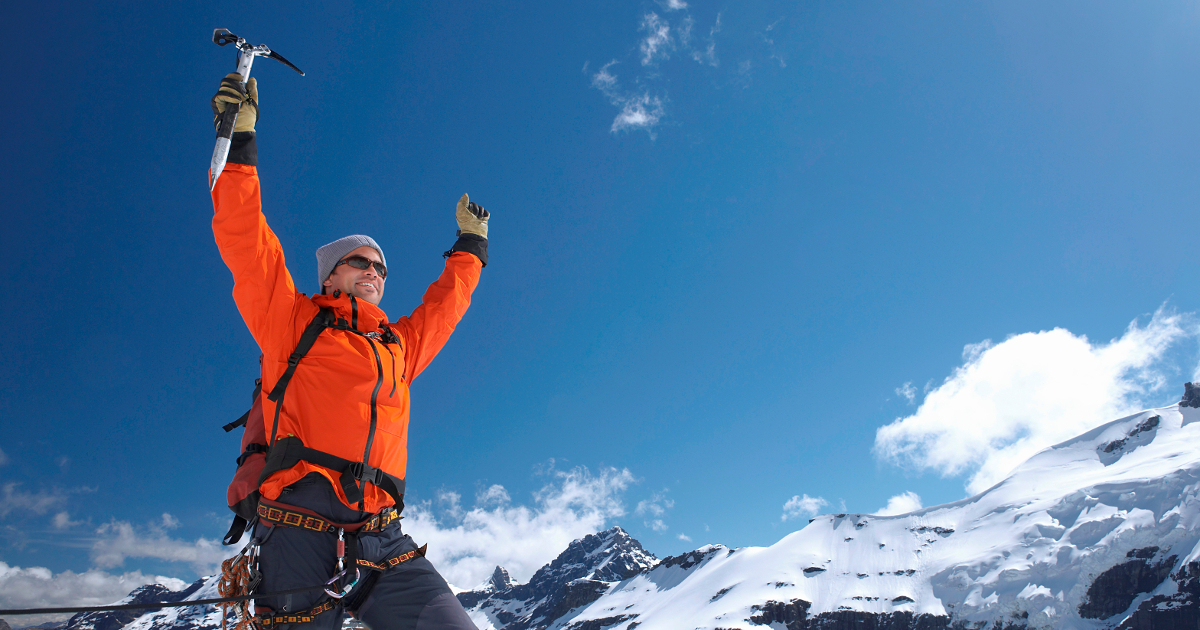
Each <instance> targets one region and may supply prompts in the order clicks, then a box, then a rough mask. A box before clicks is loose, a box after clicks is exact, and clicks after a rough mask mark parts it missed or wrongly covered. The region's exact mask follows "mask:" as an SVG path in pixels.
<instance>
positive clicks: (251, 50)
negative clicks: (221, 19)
mask: <svg viewBox="0 0 1200 630" xmlns="http://www.w3.org/2000/svg"><path fill="white" fill-rule="evenodd" d="M213 43H214V44H216V45H218V46H225V45H226V44H233V45H234V46H236V47H237V49H238V51H239V52H240V53H241V54H243V55H250V56H251V57H267V58H270V59H274V60H275V61H278V62H280V63H282V64H283V65H285V66H287V67H289V68H291V69H292V70H295V71H296V72H299V73H300V76H304V71H303V70H301V69H300V68H297V67H296V66H295V65H293V64H292V62H290V61H288V60H287V59H284V58H283V55H281V54H279V53H277V52H275V51H273V50H271V49H270V48H267V47H266V46H265V45H263V44H258V45H257V46H254V45H251V44H250V43H249V42H247V41H246V39H245V38H244V37H238V36H237V35H234V34H233V33H230V32H229V29H225V28H217V29H213Z"/></svg>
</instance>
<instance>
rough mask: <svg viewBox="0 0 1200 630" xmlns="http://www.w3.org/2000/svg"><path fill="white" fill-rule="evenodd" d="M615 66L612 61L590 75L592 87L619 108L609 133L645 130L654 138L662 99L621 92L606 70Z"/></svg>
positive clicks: (659, 117) (614, 62)
mask: <svg viewBox="0 0 1200 630" xmlns="http://www.w3.org/2000/svg"><path fill="white" fill-rule="evenodd" d="M616 64H617V61H616V60H615V59H614V60H612V61H610V62H608V63H606V64H604V66H603V67H601V68H600V70H599V71H598V72H597V73H596V74H594V75H592V87H594V88H596V89H597V90H600V91H601V92H603V93H604V95H605V96H607V97H608V100H609V102H611V103H612V104H613V105H615V106H617V107H620V108H621V111H620V112H619V113H618V114H617V117H616V118H614V119H613V124H612V128H611V129H609V131H611V132H613V133H616V132H618V131H622V130H625V129H645V130H647V132H649V133H650V137H651V138H654V132H653V128H654V126H655V125H657V124H658V123H659V121H660V120H662V117H663V113H664V111H663V102H662V99H660V98H659V97H657V96H651V95H650V93H649V92H644V93H640V94H639V93H627V92H624V91H622V90H621V88H620V86H619V85H618V84H617V77H616V76H615V75H614V74H612V73H611V72H609V70H608V69H609V68H611V67H613V66H614V65H616Z"/></svg>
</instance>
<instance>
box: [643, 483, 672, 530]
mask: <svg viewBox="0 0 1200 630" xmlns="http://www.w3.org/2000/svg"><path fill="white" fill-rule="evenodd" d="M673 507H675V501H673V500H671V499H668V498H667V489H666V488H663V490H662V492H655V493H653V494H651V495H650V498H649V499H644V500H642V501H638V504H637V508H636V509H635V510H634V511H633V513H634V514H636V515H638V516H641V517H644V518H645V519H646V522H645V524H646V527H649V528H650V529H653V530H654V531H656V532H658V533H660V534H661V533H662V532H665V531H667V529H668V527H667V524H666V523H665V522H664V521H663V519H662V517H663V516H664V515H665V514H666V513H667V510H669V509H671V508H673Z"/></svg>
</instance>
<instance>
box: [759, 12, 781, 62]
mask: <svg viewBox="0 0 1200 630" xmlns="http://www.w3.org/2000/svg"><path fill="white" fill-rule="evenodd" d="M782 21H783V18H779V19H778V20H775V21H774V22H773V23H771V24H768V25H767V28H765V29H763V32H761V33H759V34H758V36H759V37H760V38H761V39H762V40H763V42H764V43H765V44H766V45H767V49H768V50H769V51H770V53H771V59H774V60H775V61H777V62H779V67H780V68H786V67H787V59H784V57H783V54H782V53H781V52H779V50H778V48H777V47H776V46H775V34H774V33H773V32H772V31H774V30H775V28H776V27H778V26H779V23H780V22H782Z"/></svg>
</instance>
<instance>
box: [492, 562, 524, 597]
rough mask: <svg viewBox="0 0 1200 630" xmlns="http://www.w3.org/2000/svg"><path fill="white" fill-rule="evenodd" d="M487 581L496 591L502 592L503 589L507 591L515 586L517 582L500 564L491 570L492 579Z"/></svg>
mask: <svg viewBox="0 0 1200 630" xmlns="http://www.w3.org/2000/svg"><path fill="white" fill-rule="evenodd" d="M489 582H490V583H491V585H492V589H493V590H495V591H496V592H497V593H503V592H504V591H507V590H508V589H510V588H512V587H513V586H515V585H516V583H517V582H516V580H513V579H512V576H511V575H509V574H508V571H506V570H505V569H504V567H501V566H497V567H496V570H495V571H493V572H492V579H491V580H489Z"/></svg>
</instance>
